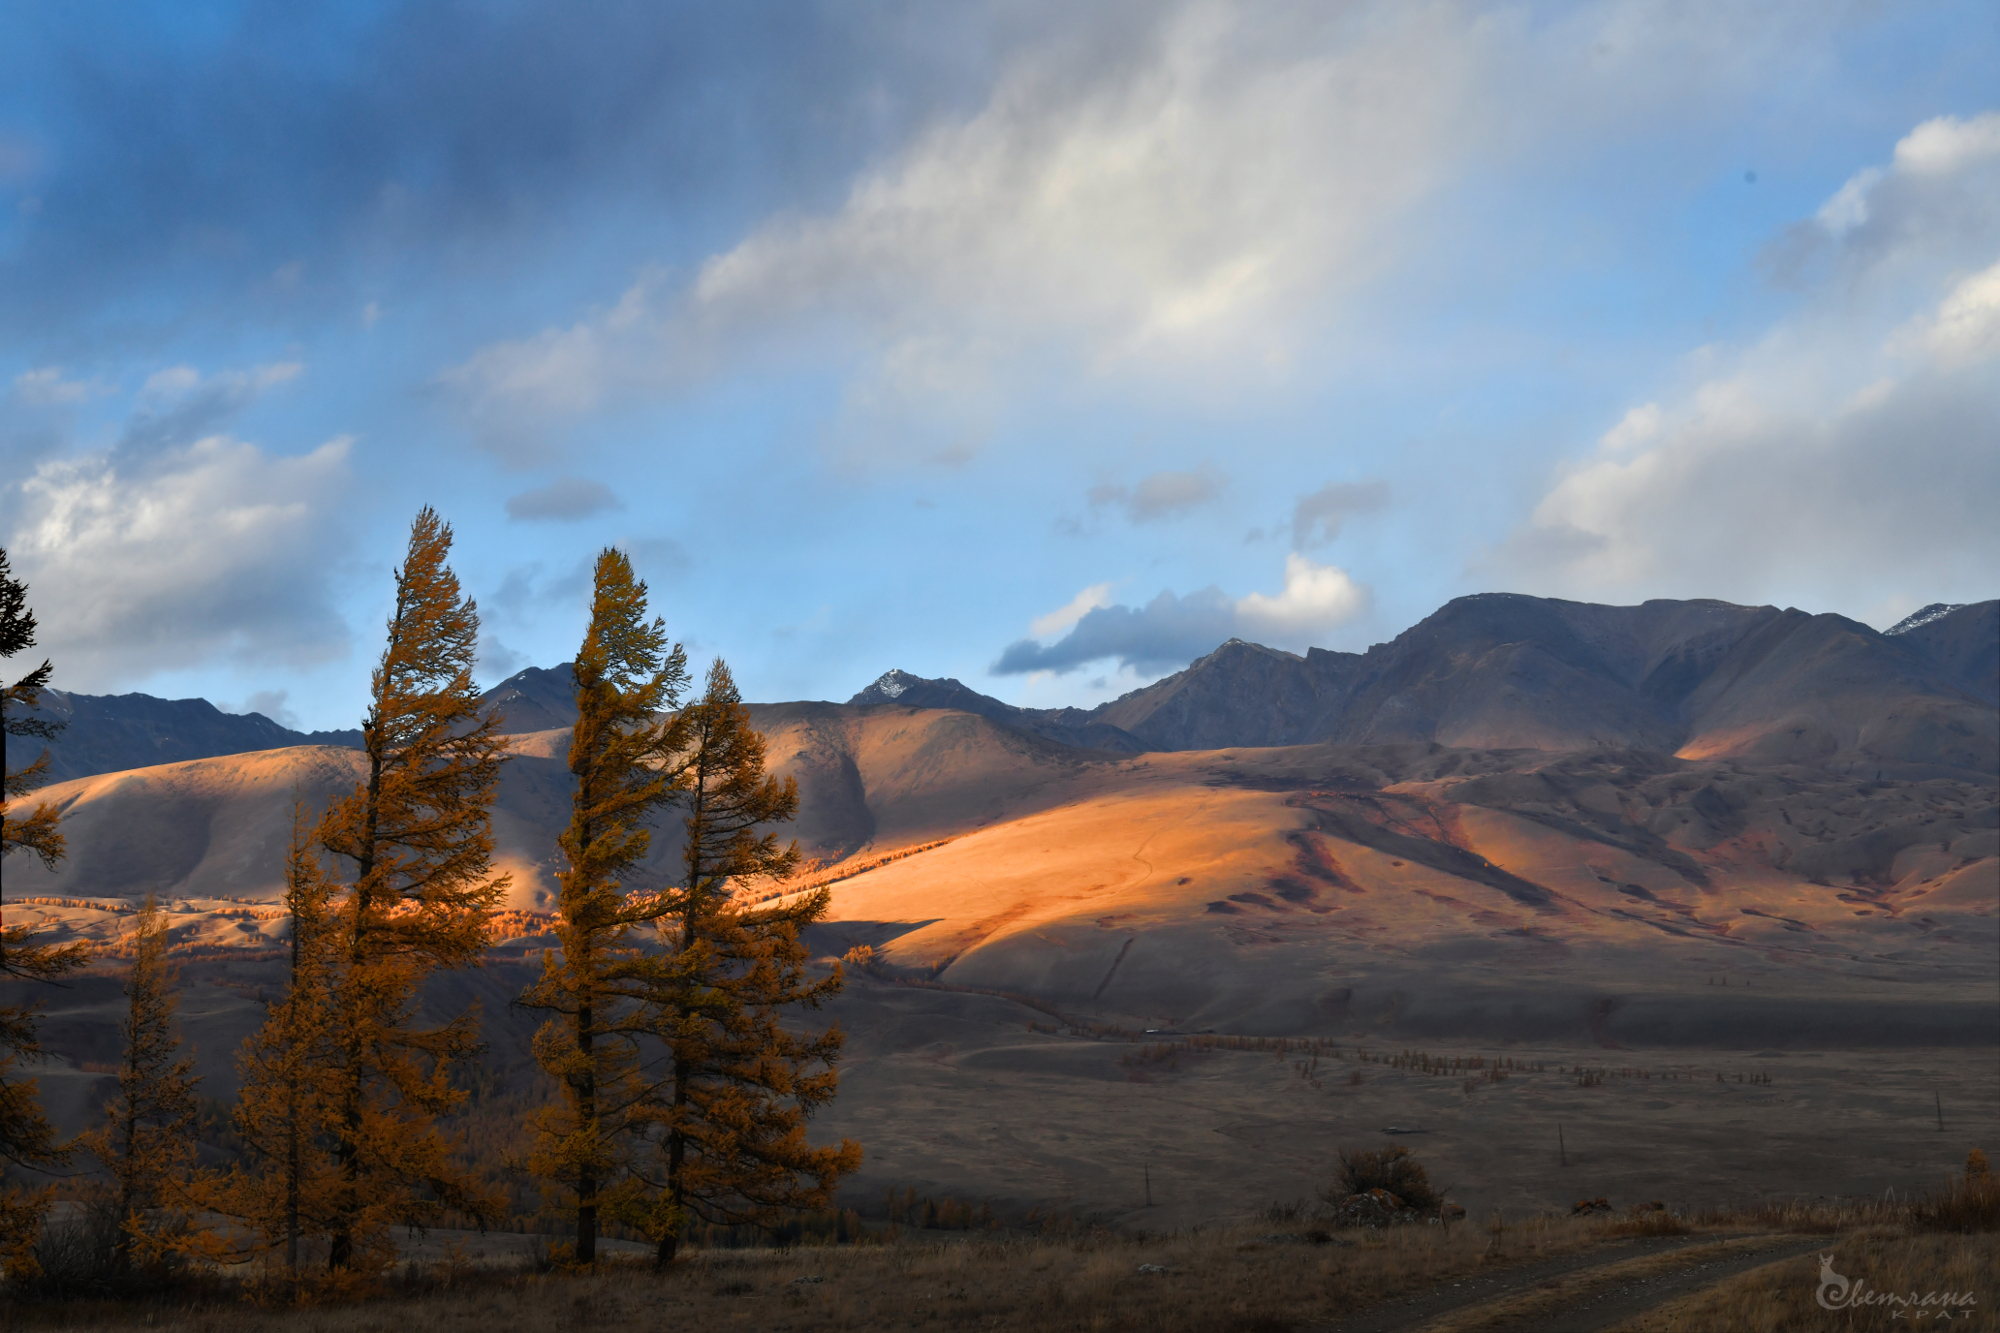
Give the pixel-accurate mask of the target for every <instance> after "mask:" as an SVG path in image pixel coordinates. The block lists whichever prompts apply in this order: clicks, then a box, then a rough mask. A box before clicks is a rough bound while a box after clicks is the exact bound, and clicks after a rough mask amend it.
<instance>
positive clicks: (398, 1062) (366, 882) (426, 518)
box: [319, 507, 507, 1272]
mask: <svg viewBox="0 0 2000 1333" xmlns="http://www.w3.org/2000/svg"><path fill="white" fill-rule="evenodd" d="M450 552H451V528H450V527H449V526H448V525H446V524H445V523H444V522H443V520H441V519H440V518H439V517H438V516H437V514H436V512H435V511H433V510H432V509H430V508H428V507H426V508H425V509H424V510H422V511H421V512H420V513H419V514H418V515H417V517H416V521H415V522H414V523H413V524H412V525H411V528H410V545H409V551H408V554H407V556H406V558H405V560H404V563H403V565H402V566H401V567H400V568H398V569H397V570H396V576H395V577H396V602H395V609H394V610H393V612H392V613H391V614H390V618H389V624H388V633H389V641H388V645H387V647H386V648H385V649H384V650H383V653H382V659H381V661H380V663H379V664H378V665H377V666H376V668H375V673H374V676H373V677H372V679H371V682H370V699H369V706H368V712H367V716H366V717H365V718H364V719H363V721H362V724H361V730H362V740H363V747H364V749H365V750H366V752H367V759H368V776H367V780H366V781H365V782H362V783H358V784H356V786H355V789H354V791H353V793H352V794H351V795H349V796H347V797H345V798H344V799H342V800H340V801H337V802H336V803H334V804H333V805H332V806H331V807H329V808H328V810H327V811H326V813H325V814H324V815H323V816H322V817H321V819H320V824H319V841H320V845H321V846H323V847H324V848H325V849H326V850H327V851H329V852H332V853H333V854H334V855H336V856H338V857H341V858H344V859H345V860H347V861H348V862H351V863H352V874H353V879H352V881H351V883H349V884H348V886H347V888H346V891H345V893H344V894H343V895H342V896H341V898H340V900H339V902H338V904H337V906H336V910H335V913H334V915H335V919H336V923H337V930H338V940H337V943H336V946H335V947H336V958H337V965H336V968H335V979H334V982H333V1022H334V1031H335V1034H336V1041H335V1043H334V1050H333V1051H332V1058H333V1060H334V1062H335V1064H336V1066H337V1069H338V1073H339V1087H338V1089H337V1092H336V1106H335V1111H334V1117H333V1127H332V1132H333V1136H334V1140H335V1145H334V1155H335V1158H336V1160H337V1161H338V1164H339V1173H338V1178H337V1180H336V1182H335V1184H334V1187H333V1188H332V1190H331V1191H330V1196H331V1197H330V1199H329V1202H328V1218H329V1230H330V1232H331V1238H330V1244H329V1252H328V1263H329V1266H330V1268H331V1269H333V1270H334V1271H342V1270H350V1271H361V1272H365V1271H370V1270H374V1269H379V1268H380V1267H382V1266H383V1265H385V1264H387V1263H388V1262H389V1261H390V1260H392V1259H393V1258H394V1249H393V1247H392V1246H391V1244H390V1242H389V1228H390V1227H391V1226H394V1225H397V1224H399V1223H400V1224H411V1225H426V1224H430V1223H433V1222H435V1221H437V1220H438V1219H439V1218H440V1217H442V1216H443V1215H444V1214H445V1213H446V1212H447V1211H448V1210H453V1209H455V1210H458V1211H460V1212H463V1213H468V1214H471V1215H473V1216H475V1217H479V1218H482V1219H483V1218H485V1217H486V1216H489V1215H491V1214H493V1213H494V1212H496V1211H497V1210H498V1208H499V1207H500V1206H501V1201H500V1200H499V1198H498V1197H497V1196H495V1195H493V1194H491V1193H489V1192H486V1191H483V1190H482V1189H481V1188H480V1187H479V1185H478V1183H477V1182H476V1180H475V1179H474V1178H473V1176H472V1175H471V1174H470V1173H469V1172H467V1171H465V1170H463V1169H462V1168H461V1167H459V1166H458V1165H457V1164H456V1163H454V1162H453V1161H452V1154H451V1151H450V1148H451V1145H450V1144H449V1143H448V1142H447V1141H446V1139H445V1136H444V1135H443V1133H442V1132H441V1131H440V1130H439V1128H438V1125H437V1118H438V1117H439V1116H441V1115H443V1114H445V1113H446V1112H449V1111H450V1110H452V1109H453V1108H455V1107H456V1106H457V1105H458V1104H459V1103H460V1102H462V1101H463V1100H464V1098H465V1094H464V1093H463V1092H462V1091H461V1090H459V1089H457V1088H455V1087H453V1085H452V1081H451V1074H452V1071H453V1069H454V1067H457V1066H459V1065H461V1064H463V1063H464V1062H466V1061H469V1060H470V1059H471V1058H472V1057H473V1056H475V1055H476V1054H478V1052H479V1050H480V1049H481V1048H480V1043H479V1018H478V1012H477V1010H476V1009H468V1010H467V1011H465V1012H464V1013H461V1014H459V1015H458V1016H457V1017H456V1018H454V1019H452V1020H451V1021H450V1022H447V1023H444V1024H442V1025H439V1026H436V1027H426V1026H423V1025H422V1024H421V1022H420V1021H419V1016H418V1004H417V1002H418V995H419V991H420V989H421V988H422V986H423V983H424V981H425V980H426V978H428V977H430V976H431V975H432V974H434V973H436V972H439V971H442V970H446V969H451V968H459V967H467V966H471V965H473V964H475V963H476V962H477V961H478V959H479V956H480V955H481V954H482V953H483V952H484V950H485V948H486V943H487V938H486V927H487V921H488V919H489V918H490V916H491V915H492V912H493V909H494V907H495V906H496V905H497V904H498V903H499V902H500V900H501V898H502V896H503V895H504V893H505V888H506V882H507V881H506V877H505V876H498V877H495V876H494V875H493V874H492V859H493V834H492V824H491V818H490V812H489V807H490V806H491V805H492V801H493V792H494V788H495V786H496V785H497V784H498V782H499V779H500V765H501V763H502V762H503V761H504V760H505V758H506V753H505V752H506V745H507V742H506V740H505V738H504V737H502V736H501V735H500V734H499V733H498V729H497V728H498V724H499V720H498V719H497V718H494V717H487V718H483V719H482V718H480V717H479V716H478V697H479V696H478V691H477V689H476V687H475V686H474V684H473V681H472V668H473V660H474V655H475V650H476V646H477V642H478V637H479V615H478V610H477V607H476V606H475V605H474V603H473V602H472V601H471V599H470V598H467V597H465V596H464V595H463V594H462V593H461V592H460V589H459V584H458V579H457V577H456V576H455V575H454V574H453V573H452V571H451V568H450V566H449V565H448V564H447V563H446V557H447V556H448V555H449V554H450Z"/></svg>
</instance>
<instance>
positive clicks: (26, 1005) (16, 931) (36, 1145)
mask: <svg viewBox="0 0 2000 1333" xmlns="http://www.w3.org/2000/svg"><path fill="white" fill-rule="evenodd" d="M34 646H35V613H34V612H33V611H31V610H29V609H28V585H27V584H26V583H25V582H23V581H22V580H20V579H17V578H15V577H14V574H13V567H12V566H11V565H10V564H9V563H8V559H7V552H6V551H5V550H4V549H0V657H13V656H14V655H15V654H17V653H22V652H26V651H27V650H28V649H30V648H32V647H34ZM53 670H54V668H53V667H52V666H51V665H50V664H49V663H48V662H47V661H44V662H43V663H42V664H41V665H40V666H38V667H36V668H35V669H34V670H32V671H30V672H29V673H28V674H27V675H25V676H22V677H21V678H20V679H18V680H16V681H15V682H14V683H13V684H11V685H5V686H4V687H0V724H3V725H4V728H5V737H6V758H5V761H4V764H0V771H3V772H4V774H5V800H4V802H0V856H4V857H8V858H11V857H12V856H13V855H14V854H15V853H16V852H27V853H28V854H29V855H31V856H33V857H35V858H36V859H37V860H39V861H40V862H41V863H42V865H43V867H44V868H46V869H48V870H54V869H55V868H56V866H57V865H58V864H60V863H61V861H62V859H63V856H64V849H63V835H62V830H61V828H60V827H59V826H58V825H59V823H60V821H61V815H60V814H59V812H58V811H57V810H56V808H55V807H54V806H53V805H50V804H49V803H48V802H46V801H44V802H42V803H40V804H38V805H37V806H35V808H34V809H33V810H31V811H29V812H28V813H26V814H24V815H18V816H17V814H16V812H17V811H18V810H19V809H20V807H21V802H22V800H23V798H24V797H26V796H27V795H28V793H30V792H32V791H34V790H35V788H37V787H39V786H41V785H42V783H43V781H44V780H45V779H46V777H47V774H48V767H49V752H48V748H47V746H46V745H44V744H42V742H45V741H49V740H53V739H54V738H55V737H56V735H57V734H58V733H59V732H60V731H61V730H62V724H61V723H59V722H56V721H54V720H52V719H49V718H42V717H34V716H31V714H33V713H35V712H36V711H38V710H39V709H40V707H41V692H42V691H43V690H45V689H47V688H48V683H49V676H50V674H51V673H52V672H53ZM17 739H18V740H19V741H22V742H26V743H27V745H28V746H30V747H32V748H34V749H35V750H36V751H38V754H37V757H36V758H35V759H34V760H33V761H32V762H29V763H26V764H23V765H21V766H19V767H16V766H15V762H14V761H15V759H16V757H17V755H16V743H17ZM18 873H19V872H18V871H17V870H15V869H14V868H13V867H12V865H11V864H10V866H9V869H8V871H7V875H6V878H7V879H9V880H13V879H14V878H15V877H16V876H17V875H18ZM85 956H86V950H85V948H84V946H83V945H82V944H80V943H73V944H67V945H56V944H50V943H47V942H43V941H37V940H35V939H34V938H33V937H32V936H31V935H30V934H29V932H28V929H27V928H26V927H25V926H9V925H7V924H6V916H5V906H4V903H0V984H4V985H7V986H8V987H9V988H10V989H11V988H12V987H13V986H14V985H15V984H17V983H22V982H26V983H42V984H46V983H50V982H53V981H55V980H56V979H57V978H58V977H61V976H62V975H63V974H64V973H67V972H71V971H74V970H75V969H77V968H78V967H81V966H82V965H83V962H84V959H85ZM35 1010H36V1006H35V1004H34V1003H33V1002H32V1001H30V1000H23V1001H20V1002H10V1003H8V1004H5V1005H0V1165H6V1164H11V1165H15V1166H21V1167H29V1168H47V1167H54V1166H61V1165H63V1164H64V1163H66V1162H67V1161H68V1160H69V1153H68V1151H67V1149H66V1147H65V1146H64V1144H63V1143H62V1141H61V1139H60V1138H59V1137H58V1136H57V1134H56V1131H55V1127H54V1126H53V1125H51V1124H50V1123H49V1120H48V1117H47V1116H45V1115H43V1114H42V1109H41V1103H40V1101H39V1099H38V1097H37V1095H36V1091H37V1090H36V1086H35V1080H34V1079H32V1078H28V1077H26V1076H25V1075H24V1074H23V1072H22V1071H23V1067H24V1066H26V1065H28V1064H30V1063H32V1062H34V1061H36V1060H38V1059H40V1058H41V1054H42V1048H41V1041H40V1039H39V1037H38V1036H37V1033H36V1026H35ZM54 1197H55V1195H54V1192H53V1190H52V1189H47V1188H45V1189H40V1190H26V1189H22V1188H20V1187H18V1186H14V1185H0V1269H4V1270H5V1275H6V1277H7V1278H8V1279H9V1280H13V1279H16V1278H25V1277H29V1276H32V1275H33V1274H34V1273H35V1272H36V1271H37V1269H36V1264H35V1257H34V1247H35V1242H36V1240H37V1239H38V1238H39V1237H40V1235H41V1230H42V1221H43V1219H44V1218H45V1217H47V1215H48V1210H49V1205H50V1204H51V1202H52V1201H53V1199H54Z"/></svg>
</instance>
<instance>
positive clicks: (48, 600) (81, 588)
mask: <svg viewBox="0 0 2000 1333" xmlns="http://www.w3.org/2000/svg"><path fill="white" fill-rule="evenodd" d="M349 444H350V441H348V440H347V439H345V438H341V439H336V440H331V441H329V442H328V443H326V444H324V445H322V446H320V447H319V448H318V449H315V450H314V451H313V452H311V453H309V454H306V455H304V456H303V457H297V458H283V457H271V456H269V455H267V454H265V453H264V452H263V451H262V450H260V449H258V448H257V447H256V446H255V445H252V444H246V443H244V442H242V441H239V440H232V439H229V438H227V437H224V436H219V435H218V436H210V437H208V438H205V439H202V440H199V441H197V442H195V443H194V444H192V445H188V446H185V447H183V448H179V449H173V450H168V451H165V452H162V453H159V454H156V455H154V456H152V457H150V458H149V459H147V460H145V461H144V462H143V463H140V462H134V461H130V460H127V461H125V462H122V463H114V461H113V460H112V458H111V457H110V456H108V455H101V454H100V455H92V456H88V457H84V458H81V459H74V460H60V461H54V462H48V463H44V464H42V465H41V467H39V468H38V469H37V470H36V471H35V472H34V473H33V475H31V476H30V477H28V478H27V479H26V480H24V481H22V482H20V483H19V484H18V485H17V487H15V488H13V490H14V494H13V495H12V496H10V497H8V498H9V500H10V504H9V508H10V509H11V510H12V511H13V513H14V521H13V523H12V524H11V527H12V532H11V535H10V536H9V538H8V541H7V549H8V553H9V555H10V556H12V557H13V560H14V564H15V568H16V569H17V570H18V571H19V573H20V575H21V576H22V577H24V578H25V579H26V580H27V581H28V584H29V589H30V592H29V596H30V601H31V603H32V605H33V606H34V608H35V613H36V616H37V618H38V619H39V620H40V622H41V626H42V630H41V635H40V640H41V643H40V646H41V648H42V650H43V651H45V652H46V653H47V654H48V656H49V657H50V658H51V659H52V660H53V661H54V662H55V664H56V673H57V679H58V680H60V681H61V682H62V683H63V685H64V687H65V688H68V689H76V690H84V691H93V690H104V689H112V688H117V687H120V686H127V685H130V684H131V683H133V682H135V681H139V680H143V679H144V678H146V677H147V676H149V675H152V674H154V673H156V672H159V671H164V670H172V669H176V668H180V667H188V666H195V665H201V664H205V663H208V662H211V661H213V660H215V659H216V658H226V659H235V660H237V661H239V662H273V661H275V662H283V663H308V662H314V661H321V660H325V659H327V658H330V657H333V656H337V655H338V654H339V653H341V652H342V651H344V650H345V647H346V642H347V631H346V626H345V624H344V623H343V622H342V621H341V619H340V617H339V615H338V614H337V613H336V612H335V611H334V610H333V608H332V605H331V602H330V598H329V595H328V592H327V576H328V573H329V569H328V565H329V559H328V552H327V549H326V547H327V545H328V538H329V533H330V518H329V516H330V515H331V514H333V513H335V512H337V511H338V508H339V504H338V501H339V498H340V495H341V493H342V491H343V490H344V489H345V487H346V484H347V480H348V470H347V456H348V448H349Z"/></svg>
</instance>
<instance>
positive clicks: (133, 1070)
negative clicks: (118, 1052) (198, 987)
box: [83, 893, 200, 1276]
mask: <svg viewBox="0 0 2000 1333" xmlns="http://www.w3.org/2000/svg"><path fill="white" fill-rule="evenodd" d="M167 937H168V925H167V918H166V914H165V913H164V912H162V911H161V910H160V904H159V901H158V900H157V899H155V898H154V897H153V895H152V894H150V893H149V894H147V895H146V901H145V904H144V905H143V906H142V907H140V909H139V912H138V915H137V916H136V917H135V918H134V920H133V922H132V935H131V940H132V966H131V969H130V970H129V971H128V972H126V974H125V1001H126V1012H125V1021H124V1022H123V1023H122V1024H120V1025H119V1031H120V1033H121V1035H123V1036H124V1038H125V1058H124V1061H123V1062H122V1063H121V1064H120V1065H119V1068H118V1095H117V1096H116V1097H114V1098H113V1099H112V1100H111V1102H110V1103H109V1104H108V1105H107V1106H106V1107H105V1108H104V1116H105V1124H104V1127H103V1128H102V1129H98V1130H93V1131H92V1132H91V1133H89V1134H86V1135H84V1137H83V1143H84V1145H85V1146H86V1147H87V1148H89V1150H90V1152H91V1154H92V1155H93V1156H94V1157H96V1158H97V1160H98V1161H100V1162H102V1163H103V1164H104V1166H105V1168H106V1169H107V1170H108V1171H110V1173H111V1179H112V1182H113V1185H114V1187H115V1189H116V1190H117V1201H116V1202H117V1209H118V1211H117V1216H118V1219H119V1222H120V1223H121V1229H120V1231H119V1234H118V1242H117V1247H116V1249H115V1250H114V1251H113V1254H112V1271H113V1272H114V1273H116V1274H118V1275H120V1276H123V1275H125V1274H127V1273H129V1272H131V1270H132V1266H133V1263H132V1261H133V1255H134V1252H135V1251H137V1253H138V1254H139V1257H140V1258H141V1259H142V1260H144V1261H148V1262H150V1261H154V1260H157V1259H158V1258H160V1257H161V1255H162V1253H163V1251H164V1250H166V1249H168V1248H178V1247H179V1246H180V1245H181V1244H183V1243H184V1237H183V1234H182V1233H185V1232H187V1231H188V1230H189V1229H190V1227H189V1221H188V1217H187V1214H186V1212H185V1210H184V1209H182V1208H181V1207H179V1206H178V1205H181V1204H184V1203H185V1201H186V1199H185V1195H184V1192H183V1191H184V1187H185V1185H186V1183H187V1181H188V1178H189V1176H190V1175H191V1174H192V1172H193V1169H194V1141H195V1140H194V1128H195V1116H196V1111H197V1108H196V1105H195V1092H194V1089H195V1084H196V1083H197V1082H199V1081H200V1080H199V1079H197V1078H196V1077H195V1073H194V1061H192V1060H188V1059H184V1058H182V1057H181V1054H180V1049H181V1039H180V1037H179V1036H178V1035H176V1034H175V1032H174V1011H175V1010H176V1009H177V1008H178V1007H179V1003H178V1001H177V999H176V995H175V979H176V973H177V969H176V968H174V967H173V966H172V965H171V964H169V963H168V962H167V942H168V941H167Z"/></svg>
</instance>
